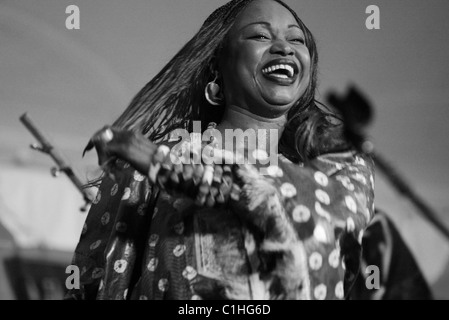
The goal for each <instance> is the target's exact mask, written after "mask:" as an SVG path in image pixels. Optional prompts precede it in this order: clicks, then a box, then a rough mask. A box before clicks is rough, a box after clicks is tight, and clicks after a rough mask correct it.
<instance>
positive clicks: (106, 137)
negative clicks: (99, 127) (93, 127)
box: [101, 128, 114, 143]
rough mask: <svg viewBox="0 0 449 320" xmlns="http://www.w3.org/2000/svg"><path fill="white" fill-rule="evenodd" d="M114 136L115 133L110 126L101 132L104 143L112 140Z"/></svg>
mask: <svg viewBox="0 0 449 320" xmlns="http://www.w3.org/2000/svg"><path fill="white" fill-rule="evenodd" d="M113 138H114V133H113V132H112V130H111V129H110V128H107V129H106V130H104V131H103V132H102V133H101V140H102V141H103V142H104V143H108V142H109V141H111V140H112V139H113Z"/></svg>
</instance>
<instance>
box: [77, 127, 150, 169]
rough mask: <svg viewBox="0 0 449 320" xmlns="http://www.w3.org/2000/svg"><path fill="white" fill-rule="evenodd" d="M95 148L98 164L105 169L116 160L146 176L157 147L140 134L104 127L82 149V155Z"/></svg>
mask: <svg viewBox="0 0 449 320" xmlns="http://www.w3.org/2000/svg"><path fill="white" fill-rule="evenodd" d="M94 147H95V149H96V151H97V155H98V164H99V165H100V166H101V167H103V168H104V169H107V167H108V166H109V165H110V164H112V163H113V162H114V161H115V160H116V159H121V160H124V161H126V162H128V163H129V164H130V165H132V166H133V167H134V168H135V169H136V170H138V171H140V172H141V173H142V174H144V175H147V174H148V170H149V166H150V161H151V158H152V156H153V154H154V153H155V152H156V149H157V145H156V144H154V143H152V142H151V141H150V140H148V139H147V138H145V137H144V136H143V135H142V134H140V133H135V132H131V131H126V130H121V129H116V128H112V127H110V126H105V127H103V128H102V129H101V130H99V131H97V132H96V133H95V134H94V135H93V136H92V138H91V139H90V141H89V143H88V145H87V146H86V148H85V149H84V153H83V155H84V154H85V153H86V152H87V151H89V150H91V149H93V148H94Z"/></svg>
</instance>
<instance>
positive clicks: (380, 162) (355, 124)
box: [327, 87, 449, 240]
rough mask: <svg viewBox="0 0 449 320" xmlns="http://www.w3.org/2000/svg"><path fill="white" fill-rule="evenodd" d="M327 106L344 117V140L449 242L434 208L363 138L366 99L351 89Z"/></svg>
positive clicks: (368, 117) (367, 117)
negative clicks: (366, 159)
mask: <svg viewBox="0 0 449 320" xmlns="http://www.w3.org/2000/svg"><path fill="white" fill-rule="evenodd" d="M327 101H328V103H329V104H330V105H333V106H334V107H335V108H336V109H337V110H339V111H340V112H341V114H342V117H343V123H344V126H345V128H344V130H345V135H346V138H347V139H348V140H349V142H351V143H352V145H353V146H354V147H355V148H356V149H357V150H358V151H360V152H363V153H365V154H368V155H369V156H371V157H372V159H373V160H374V162H375V164H376V168H378V169H380V171H382V173H383V174H384V175H385V177H386V178H387V179H388V181H389V182H390V183H391V184H392V185H393V187H394V188H395V189H396V191H397V192H398V193H400V194H401V195H403V196H404V197H406V198H408V199H409V200H410V201H411V203H412V204H413V205H414V206H415V207H416V208H417V209H418V210H419V212H420V213H421V214H422V215H423V216H424V218H425V219H427V221H429V222H430V223H431V224H432V225H433V226H434V227H435V228H437V230H439V231H440V232H441V233H442V234H443V235H444V236H445V237H446V239H447V240H449V229H448V228H447V227H446V226H445V225H444V224H443V223H442V222H441V221H440V219H439V218H438V215H437V214H436V213H435V212H434V211H433V209H432V208H431V207H430V206H429V205H428V204H427V203H426V202H425V201H424V200H423V199H422V198H421V197H420V196H419V195H418V194H417V193H416V192H415V191H414V190H413V189H412V188H411V187H410V184H409V183H407V182H406V181H405V179H404V178H403V177H401V175H400V174H399V173H398V171H397V170H396V169H395V168H393V166H392V165H391V164H390V163H389V162H388V161H387V160H386V159H385V158H384V157H383V156H382V155H381V154H379V153H378V152H376V151H375V148H374V144H373V143H372V142H371V141H370V140H369V139H368V138H367V137H366V135H365V133H364V131H365V127H366V126H367V125H368V124H369V123H370V122H371V119H372V114H373V111H372V107H371V105H370V104H369V102H368V100H367V99H366V98H365V97H364V96H363V95H362V94H361V93H360V91H359V90H358V89H356V88H355V87H350V89H349V91H348V93H347V95H346V96H345V97H337V95H336V94H334V93H330V94H329V95H328V97H327Z"/></svg>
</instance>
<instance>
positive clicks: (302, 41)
mask: <svg viewBox="0 0 449 320" xmlns="http://www.w3.org/2000/svg"><path fill="white" fill-rule="evenodd" d="M290 41H291V42H294V43H301V44H306V40H304V39H303V38H293V39H291V40H290Z"/></svg>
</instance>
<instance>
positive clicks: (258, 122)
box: [217, 105, 287, 151]
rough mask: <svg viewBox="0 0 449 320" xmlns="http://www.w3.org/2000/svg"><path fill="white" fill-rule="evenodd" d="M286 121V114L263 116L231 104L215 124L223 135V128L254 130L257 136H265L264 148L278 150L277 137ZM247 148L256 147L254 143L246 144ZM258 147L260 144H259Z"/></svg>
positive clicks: (279, 136)
mask: <svg viewBox="0 0 449 320" xmlns="http://www.w3.org/2000/svg"><path fill="white" fill-rule="evenodd" d="M286 123H287V115H282V116H280V117H277V118H265V117H261V116H258V115H255V114H253V113H251V112H249V111H248V110H246V109H243V108H240V107H237V106H234V105H231V106H227V108H226V111H225V113H224V115H223V119H222V121H221V122H220V124H219V125H218V126H217V130H219V131H220V133H221V134H222V135H223V134H225V130H235V129H241V130H242V131H243V132H245V131H246V130H248V129H251V130H255V132H256V134H257V136H258V137H260V135H262V136H265V137H266V139H265V140H266V146H265V147H266V149H265V150H267V151H268V150H276V151H277V150H278V144H279V139H280V138H281V136H282V133H283V131H284V126H285V124H286ZM272 130H274V131H275V132H276V139H273V134H271V135H270V133H273V132H274V131H272ZM246 147H247V148H248V149H256V146H255V145H246ZM259 148H260V146H259Z"/></svg>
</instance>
